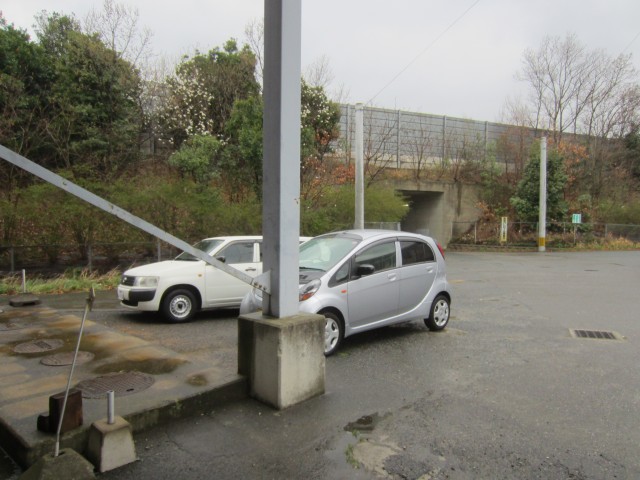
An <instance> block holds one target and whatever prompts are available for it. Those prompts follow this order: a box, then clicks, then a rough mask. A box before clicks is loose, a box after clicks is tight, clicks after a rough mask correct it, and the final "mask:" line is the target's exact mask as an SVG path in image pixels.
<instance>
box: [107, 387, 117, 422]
mask: <svg viewBox="0 0 640 480" xmlns="http://www.w3.org/2000/svg"><path fill="white" fill-rule="evenodd" d="M114 412H115V392H114V391H113V390H109V391H108V392H107V423H108V424H109V425H113V424H114V423H116V421H115V413H114Z"/></svg>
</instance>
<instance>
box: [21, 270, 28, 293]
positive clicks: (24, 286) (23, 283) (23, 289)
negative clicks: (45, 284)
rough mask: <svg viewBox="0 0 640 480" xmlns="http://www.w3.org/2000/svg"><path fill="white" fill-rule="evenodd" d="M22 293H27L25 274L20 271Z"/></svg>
mask: <svg viewBox="0 0 640 480" xmlns="http://www.w3.org/2000/svg"><path fill="white" fill-rule="evenodd" d="M22 293H27V272H26V270H25V269H24V268H23V269H22Z"/></svg>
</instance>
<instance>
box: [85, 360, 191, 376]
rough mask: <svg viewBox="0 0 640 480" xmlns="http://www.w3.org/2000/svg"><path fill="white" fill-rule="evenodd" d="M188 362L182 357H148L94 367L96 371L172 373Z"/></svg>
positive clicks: (102, 372) (150, 373)
mask: <svg viewBox="0 0 640 480" xmlns="http://www.w3.org/2000/svg"><path fill="white" fill-rule="evenodd" d="M185 363H187V361H186V360H184V359H181V358H147V359H145V360H137V361H133V360H119V361H116V362H112V363H106V364H104V365H101V366H99V367H97V368H94V369H93V372H94V373H99V374H104V373H114V372H129V371H138V372H142V373H147V374H149V375H161V374H163V373H171V372H173V371H174V370H175V369H176V368H178V367H179V366H180V365H183V364H185Z"/></svg>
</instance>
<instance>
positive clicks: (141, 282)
mask: <svg viewBox="0 0 640 480" xmlns="http://www.w3.org/2000/svg"><path fill="white" fill-rule="evenodd" d="M133 286H134V287H145V288H152V287H157V286H158V277H136V279H135V281H134V282H133Z"/></svg>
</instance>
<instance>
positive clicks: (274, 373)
mask: <svg viewBox="0 0 640 480" xmlns="http://www.w3.org/2000/svg"><path fill="white" fill-rule="evenodd" d="M324 329H325V319H324V317H323V316H322V315H313V314H307V313H304V314H303V313H300V314H297V315H293V316H290V317H285V318H277V319H275V318H268V317H264V316H262V314H261V313H253V314H248V315H243V316H241V317H240V318H239V319H238V373H239V374H240V375H244V376H245V377H246V378H247V380H248V383H249V394H250V395H251V396H252V397H254V398H256V399H258V400H260V401H262V402H264V403H266V404H268V405H271V406H272V407H275V408H277V409H283V408H287V407H290V406H291V405H295V404H296V403H300V402H302V401H304V400H307V399H309V398H312V397H315V396H318V395H322V394H323V393H324V388H325V357H324Z"/></svg>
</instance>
